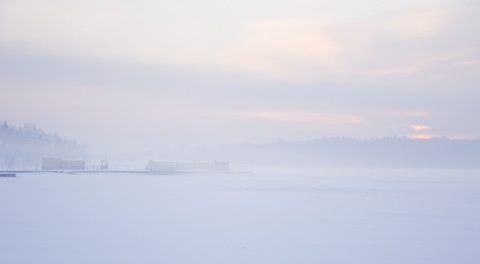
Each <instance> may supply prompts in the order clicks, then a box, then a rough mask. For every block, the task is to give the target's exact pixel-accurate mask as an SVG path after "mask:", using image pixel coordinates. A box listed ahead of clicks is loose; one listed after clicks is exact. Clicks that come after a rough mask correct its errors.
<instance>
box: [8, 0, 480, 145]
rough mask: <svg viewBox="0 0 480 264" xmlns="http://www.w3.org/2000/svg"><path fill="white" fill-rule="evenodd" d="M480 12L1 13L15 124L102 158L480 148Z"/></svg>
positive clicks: (144, 8)
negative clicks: (190, 150) (355, 144)
mask: <svg viewBox="0 0 480 264" xmlns="http://www.w3.org/2000/svg"><path fill="white" fill-rule="evenodd" d="M479 81H480V4H479V3H478V1H435V0H430V1H427V0H424V1H410V0H409V1H353V0H343V1H335V2H331V1H308V0H302V1H241V2H238V1H215V0H209V1H201V2H185V1H135V2H133V1H103V0H96V1H55V0H45V1H21V0H15V1H13V0H12V1H10V0H2V1H1V2H0V97H1V98H2V100H1V104H0V120H5V119H6V120H8V121H9V123H10V124H14V125H15V124H16V125H20V124H23V123H34V124H36V125H37V126H38V127H40V128H42V129H44V130H47V131H52V132H54V131H57V132H59V133H60V134H61V135H62V136H66V137H75V138H77V139H78V140H79V141H81V142H86V143H88V144H89V146H90V149H92V151H98V152H102V151H129V150H134V151H138V150H142V149H148V148H150V147H153V146H169V145H187V146H204V145H207V146H210V145H217V144H230V143H247V142H248V143H265V142H271V141H275V140H277V139H285V140H289V139H291V140H307V139H311V138H321V137H331V136H352V137H358V138H370V137H383V136H408V137H416V138H429V137H433V136H440V137H448V138H455V139H456V138H461V139H463V138H478V137H480V123H479V122H478V120H479V113H480V104H479V103H478V102H479V101H480V90H479V87H478V84H479V83H480V82H479Z"/></svg>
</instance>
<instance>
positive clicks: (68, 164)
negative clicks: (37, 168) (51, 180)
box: [42, 158, 85, 170]
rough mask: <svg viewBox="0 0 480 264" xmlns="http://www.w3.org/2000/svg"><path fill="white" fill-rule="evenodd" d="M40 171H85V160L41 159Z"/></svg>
mask: <svg viewBox="0 0 480 264" xmlns="http://www.w3.org/2000/svg"><path fill="white" fill-rule="evenodd" d="M42 170H85V160H70V159H59V158H42Z"/></svg>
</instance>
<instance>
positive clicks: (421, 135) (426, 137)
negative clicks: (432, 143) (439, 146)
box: [407, 134, 436, 139]
mask: <svg viewBox="0 0 480 264" xmlns="http://www.w3.org/2000/svg"><path fill="white" fill-rule="evenodd" d="M407 137H408V138H413V139H432V138H434V137H436V136H435V135H430V134H415V135H408V136H407Z"/></svg>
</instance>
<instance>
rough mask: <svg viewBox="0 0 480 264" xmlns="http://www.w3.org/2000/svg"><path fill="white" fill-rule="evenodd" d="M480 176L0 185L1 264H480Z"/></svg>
mask: <svg viewBox="0 0 480 264" xmlns="http://www.w3.org/2000/svg"><path fill="white" fill-rule="evenodd" d="M479 261H480V171H458V170H457V171H453V170H452V171H445V170H438V171H434V170H385V169H359V170H355V169H306V168H303V169H299V168H284V169H280V168H256V170H255V174H181V175H142V174H56V173H32V174H18V175H17V177H16V178H0V263H5V264H16V263H25V264H27V263H28V264H39V263H45V264H56V263H59V264H60V263H61V264H65V263H69V264H72V263H82V264H84V263H89V264H92V263H102V264H106V263H115V264H118V263H162V264H168V263H188V264H199V263H205V264H214V263H219V264H220V263H221V264H234V263H249V264H250V263H259V264H269V263H291V264H307V263H328V264H331V263H368V264H374V263H382V264H383V263H385V264H392V263H401V264H405V263H408V264H413V263H434V264H441V263H448V264H451V263H462V264H467V263H472V264H473V263H480V262H479Z"/></svg>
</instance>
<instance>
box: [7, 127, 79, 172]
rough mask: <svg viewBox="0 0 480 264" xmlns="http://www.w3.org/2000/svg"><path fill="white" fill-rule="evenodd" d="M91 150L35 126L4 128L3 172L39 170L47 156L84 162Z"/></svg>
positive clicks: (74, 141) (72, 140)
mask: <svg viewBox="0 0 480 264" xmlns="http://www.w3.org/2000/svg"><path fill="white" fill-rule="evenodd" d="M86 150H87V147H86V145H85V144H80V143H78V142H77V140H76V139H68V138H63V137H60V136H59V135H58V134H57V133H54V134H48V133H46V132H45V131H43V130H41V129H38V128H36V127H35V125H34V124H24V125H23V126H19V127H16V126H11V125H9V124H8V122H7V121H6V120H5V121H3V123H2V124H1V125H0V170H13V169H22V168H24V169H34V168H35V169H38V168H39V166H40V160H41V158H44V157H55V158H63V159H84V158H85V155H86Z"/></svg>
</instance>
